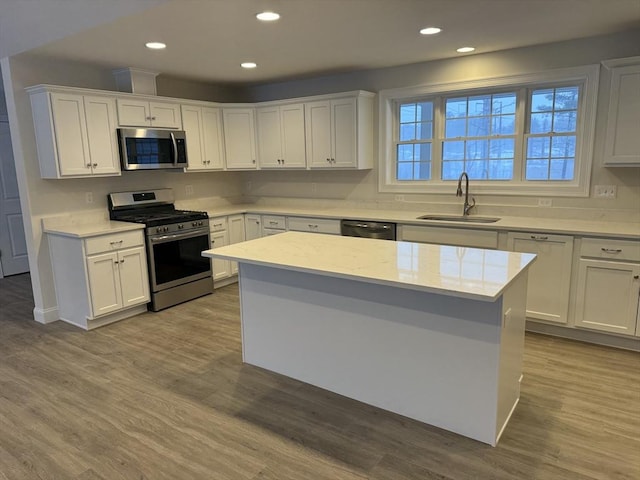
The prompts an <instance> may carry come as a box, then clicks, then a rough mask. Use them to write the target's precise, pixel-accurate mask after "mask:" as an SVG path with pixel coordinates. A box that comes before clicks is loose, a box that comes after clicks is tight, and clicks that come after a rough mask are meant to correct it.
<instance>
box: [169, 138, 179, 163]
mask: <svg viewBox="0 0 640 480" xmlns="http://www.w3.org/2000/svg"><path fill="white" fill-rule="evenodd" d="M169 135H170V136H171V146H172V148H173V164H174V165H178V144H177V143H176V137H175V135H174V134H173V132H169Z"/></svg>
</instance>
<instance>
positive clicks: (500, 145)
mask: <svg viewBox="0 0 640 480" xmlns="http://www.w3.org/2000/svg"><path fill="white" fill-rule="evenodd" d="M514 155H515V140H514V139H513V138H504V139H499V140H490V141H489V158H511V159H513V158H514Z"/></svg>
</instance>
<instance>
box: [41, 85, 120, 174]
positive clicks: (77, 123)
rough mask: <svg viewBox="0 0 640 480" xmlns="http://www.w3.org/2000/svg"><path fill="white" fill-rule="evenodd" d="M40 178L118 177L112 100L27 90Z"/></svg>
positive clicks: (75, 94) (113, 104)
mask: <svg viewBox="0 0 640 480" xmlns="http://www.w3.org/2000/svg"><path fill="white" fill-rule="evenodd" d="M29 93H30V95H31V107H32V111H33V122H34V129H35V134H36V145H37V149H38V160H39V162H40V175H41V177H42V178H65V177H90V176H95V175H120V161H119V154H118V143H117V138H116V109H115V100H114V99H113V98H110V97H106V96H105V97H103V96H91V95H82V94H80V93H76V92H73V91H60V90H57V91H47V90H46V89H42V88H37V89H34V90H31V91H29Z"/></svg>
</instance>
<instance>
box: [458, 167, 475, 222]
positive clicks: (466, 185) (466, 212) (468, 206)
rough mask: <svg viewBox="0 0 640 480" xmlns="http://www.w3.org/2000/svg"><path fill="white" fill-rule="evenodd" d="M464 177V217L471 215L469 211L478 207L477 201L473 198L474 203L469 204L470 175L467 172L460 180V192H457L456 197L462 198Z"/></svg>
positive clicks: (462, 174) (461, 175)
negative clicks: (463, 180)
mask: <svg viewBox="0 0 640 480" xmlns="http://www.w3.org/2000/svg"><path fill="white" fill-rule="evenodd" d="M462 177H464V179H465V183H464V208H463V209H462V215H463V216H465V217H466V216H467V215H469V211H470V210H471V209H472V208H473V207H475V206H476V199H475V198H473V197H471V201H472V202H473V203H469V175H467V172H462V173H461V174H460V178H458V190H456V197H461V196H462Z"/></svg>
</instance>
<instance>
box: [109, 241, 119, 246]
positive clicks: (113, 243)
mask: <svg viewBox="0 0 640 480" xmlns="http://www.w3.org/2000/svg"><path fill="white" fill-rule="evenodd" d="M109 243H110V244H111V245H118V244H119V243H122V240H115V241H113V242H109Z"/></svg>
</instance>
